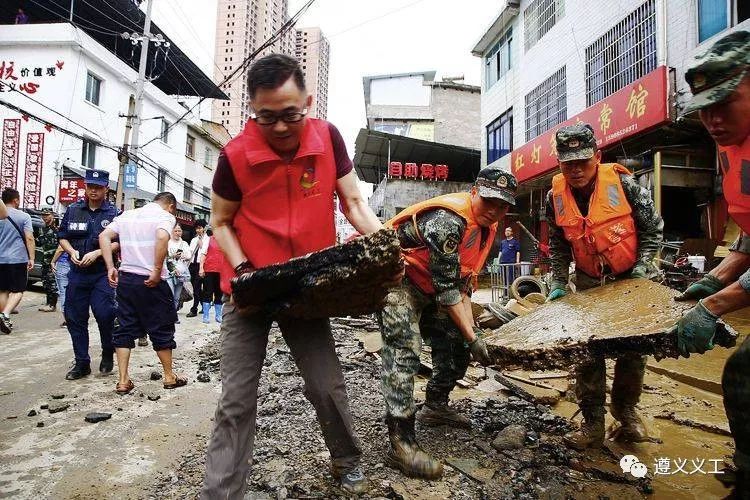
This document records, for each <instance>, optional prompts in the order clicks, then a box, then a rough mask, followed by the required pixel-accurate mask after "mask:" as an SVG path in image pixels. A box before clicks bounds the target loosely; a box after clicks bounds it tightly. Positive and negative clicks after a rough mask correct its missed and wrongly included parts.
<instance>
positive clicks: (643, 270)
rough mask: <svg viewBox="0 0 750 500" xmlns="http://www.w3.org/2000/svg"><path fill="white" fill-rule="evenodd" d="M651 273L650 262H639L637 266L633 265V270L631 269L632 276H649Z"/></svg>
mask: <svg viewBox="0 0 750 500" xmlns="http://www.w3.org/2000/svg"><path fill="white" fill-rule="evenodd" d="M650 274H651V272H650V270H649V268H648V264H646V263H645V262H639V263H638V264H636V265H635V266H633V269H632V271H630V277H631V278H648V277H649V275H650Z"/></svg>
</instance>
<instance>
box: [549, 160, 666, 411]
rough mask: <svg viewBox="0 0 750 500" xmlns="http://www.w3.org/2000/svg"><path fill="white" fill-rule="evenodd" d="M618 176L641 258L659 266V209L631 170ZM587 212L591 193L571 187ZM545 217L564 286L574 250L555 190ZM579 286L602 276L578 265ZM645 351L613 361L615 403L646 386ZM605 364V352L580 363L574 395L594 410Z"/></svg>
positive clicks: (631, 400)
mask: <svg viewBox="0 0 750 500" xmlns="http://www.w3.org/2000/svg"><path fill="white" fill-rule="evenodd" d="M620 182H621V183H622V188H623V191H624V193H625V198H626V199H627V201H628V203H629V204H630V207H631V208H632V210H633V212H632V215H633V219H634V220H635V225H636V231H637V233H638V260H637V262H636V263H638V262H641V263H644V264H646V265H647V266H649V268H650V269H652V271H653V272H654V274H655V272H656V269H655V268H654V266H653V263H652V262H653V259H654V257H655V256H656V253H657V251H658V250H659V243H660V242H661V240H662V232H663V229H664V221H663V220H662V218H661V216H659V214H658V213H657V212H656V209H655V207H654V202H653V200H652V199H651V194H650V193H649V192H648V190H646V189H645V188H643V187H641V186H640V185H639V184H638V183H637V182H636V180H635V179H634V178H633V177H632V176H630V175H624V174H621V175H620ZM571 192H572V193H573V197H574V198H575V200H576V204H577V205H578V208H579V210H580V211H581V214H582V215H583V216H586V214H588V208H589V198H588V197H587V196H583V195H582V194H581V193H579V192H577V191H576V190H571ZM546 210H547V217H548V223H549V246H550V260H551V264H552V288H553V289H554V288H556V287H559V288H563V289H564V288H565V286H566V285H567V283H568V274H569V267H570V263H571V262H572V261H573V252H572V249H571V246H570V243H569V242H568V240H566V239H565V235H564V233H563V230H562V229H561V228H560V227H559V226H557V224H555V215H554V214H555V212H554V209H553V205H552V191H551V190H550V191H549V192H548V193H547V205H546ZM629 276H630V273H629V272H627V273H623V274H621V275H619V276H614V277H608V280H613V279H621V278H628V277H629ZM575 284H576V289H577V290H586V289H587V288H592V287H595V286H599V285H601V279H599V278H593V277H591V276H588V275H587V274H585V273H583V272H581V271H576V275H575ZM645 367H646V357H645V356H639V355H637V354H633V355H626V356H621V357H619V358H618V359H617V361H616V364H615V379H614V383H613V385H612V403H613V404H614V405H619V406H634V405H635V404H637V403H638V400H639V399H640V396H641V390H642V387H643V374H644V370H645ZM606 382H607V379H606V367H605V363H604V358H603V357H595V358H592V359H591V360H589V361H588V362H585V363H581V364H579V365H578V366H576V397H577V398H578V404H579V405H580V407H581V410H583V411H584V412H586V413H589V414H591V415H592V416H597V415H598V416H602V415H603V414H604V404H605V402H606Z"/></svg>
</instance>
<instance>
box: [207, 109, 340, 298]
mask: <svg viewBox="0 0 750 500" xmlns="http://www.w3.org/2000/svg"><path fill="white" fill-rule="evenodd" d="M258 127H259V126H258V125H257V124H256V123H255V122H254V121H252V120H248V122H247V125H246V126H245V129H244V130H243V131H242V133H241V134H240V135H238V136H237V137H235V138H234V139H232V140H231V141H230V142H229V143H228V144H227V145H226V146H225V147H224V153H225V154H226V155H227V159H228V160H229V164H230V166H231V168H232V172H233V174H234V178H235V180H236V182H237V185H238V186H239V188H240V191H241V192H242V201H241V202H240V208H239V210H237V213H236V214H235V216H234V222H233V226H234V230H235V232H236V233H237V238H238V239H239V242H240V246H241V247H242V251H243V252H244V253H245V255H246V256H247V258H248V261H249V262H250V264H252V266H253V267H255V268H261V267H265V266H270V265H272V264H279V263H282V262H286V261H288V260H289V259H291V258H292V257H299V256H302V255H305V254H308V253H310V252H316V251H318V250H321V249H323V248H326V247H329V246H332V245H334V244H335V243H336V226H335V222H334V213H333V208H334V207H333V194H334V191H335V189H336V161H335V158H334V153H333V145H332V143H331V134H330V132H329V128H328V123H327V122H326V121H324V120H317V119H314V118H308V119H307V120H306V122H305V126H304V128H303V130H302V136H301V138H300V146H299V150H298V151H297V154H296V155H295V157H294V159H293V160H292V161H291V162H290V163H285V162H284V161H283V160H282V159H281V158H280V157H279V155H277V154H276V153H275V152H274V151H273V150H272V149H271V148H270V147H269V146H268V144H267V143H266V141H265V140H264V139H263V136H262V135H261V133H260V130H259V128H258ZM232 277H234V269H232V267H231V265H230V264H229V263H228V262H227V263H225V265H224V268H223V270H222V273H221V289H222V291H224V293H231V286H230V281H229V280H230V279H231V278H232Z"/></svg>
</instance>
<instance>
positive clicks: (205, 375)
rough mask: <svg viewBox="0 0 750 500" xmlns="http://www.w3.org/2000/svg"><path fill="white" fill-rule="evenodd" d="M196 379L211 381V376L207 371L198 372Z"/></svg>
mask: <svg viewBox="0 0 750 500" xmlns="http://www.w3.org/2000/svg"><path fill="white" fill-rule="evenodd" d="M196 379H197V380H198V382H211V376H210V375H209V374H208V373H206V372H200V373H198V376H197V377H196Z"/></svg>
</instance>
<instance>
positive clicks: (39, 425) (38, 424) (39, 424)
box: [36, 422, 44, 427]
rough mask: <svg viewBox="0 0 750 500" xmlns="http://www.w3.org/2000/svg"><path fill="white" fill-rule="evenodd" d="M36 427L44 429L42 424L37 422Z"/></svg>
mask: <svg viewBox="0 0 750 500" xmlns="http://www.w3.org/2000/svg"><path fill="white" fill-rule="evenodd" d="M36 426H37V427H44V422H37V423H36Z"/></svg>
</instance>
